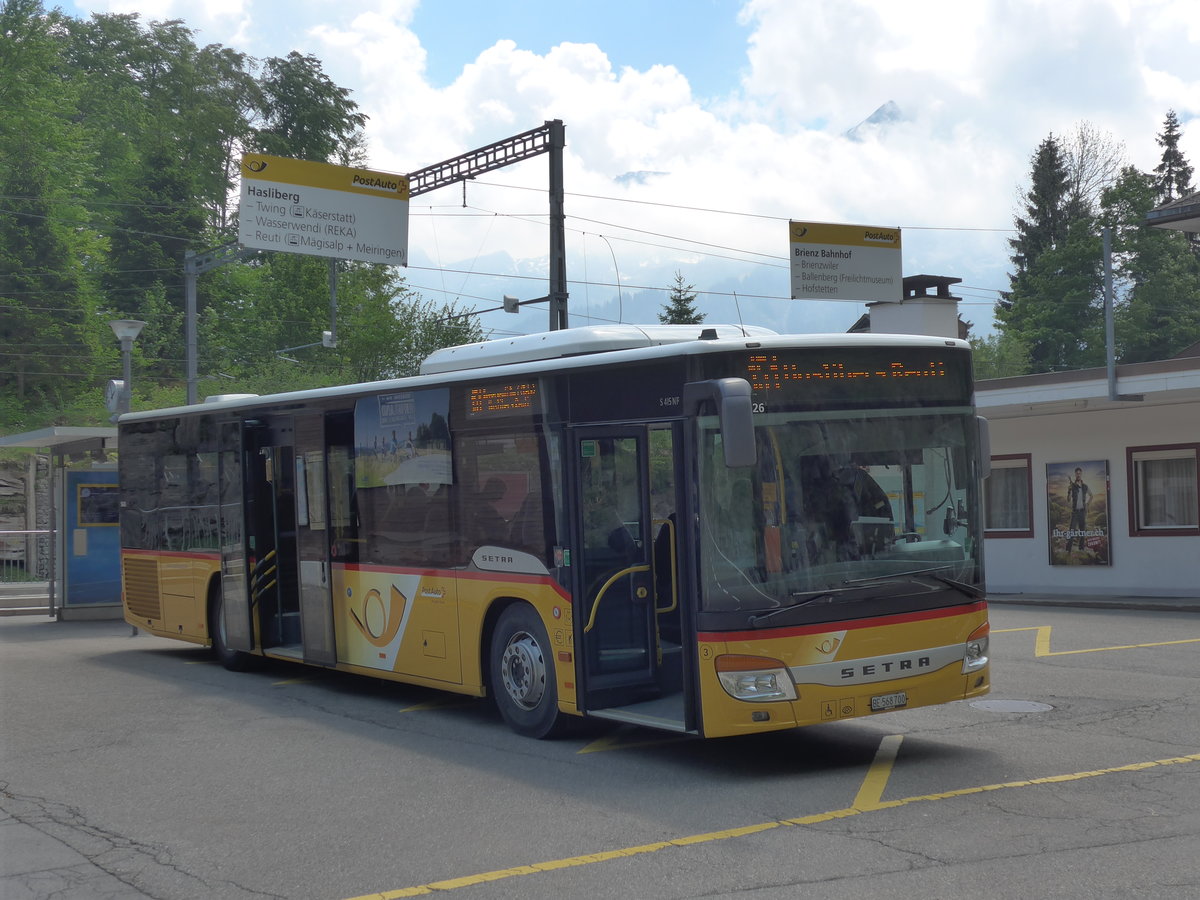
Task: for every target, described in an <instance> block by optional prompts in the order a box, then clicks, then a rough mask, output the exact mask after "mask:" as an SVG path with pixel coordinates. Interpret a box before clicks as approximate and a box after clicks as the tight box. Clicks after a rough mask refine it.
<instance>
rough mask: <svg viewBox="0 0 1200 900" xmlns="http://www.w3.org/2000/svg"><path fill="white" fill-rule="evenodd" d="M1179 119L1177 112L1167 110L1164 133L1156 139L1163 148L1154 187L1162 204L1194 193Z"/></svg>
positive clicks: (1155, 173) (1156, 170) (1191, 170)
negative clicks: (1182, 149)
mask: <svg viewBox="0 0 1200 900" xmlns="http://www.w3.org/2000/svg"><path fill="white" fill-rule="evenodd" d="M1179 138H1180V133H1179V119H1178V118H1176V116H1175V110H1173V109H1170V110H1167V118H1166V120H1165V121H1164V122H1163V130H1162V132H1161V133H1160V134H1159V135H1158V136H1157V137H1156V138H1155V140H1156V141H1157V143H1158V146H1160V147H1162V148H1163V153H1162V161H1161V162H1160V163H1159V164H1158V165H1157V166H1155V167H1154V175H1155V179H1154V186H1155V188H1156V189H1157V190H1158V198H1159V202H1160V203H1170V202H1171V201H1172V200H1177V199H1178V198H1180V197H1186V196H1187V195H1188V194H1190V193H1192V191H1193V188H1192V172H1193V171H1194V170H1193V169H1192V167H1191V166H1189V165H1188V163H1187V160H1186V159H1185V158H1184V156H1183V151H1181V150H1180V149H1179Z"/></svg>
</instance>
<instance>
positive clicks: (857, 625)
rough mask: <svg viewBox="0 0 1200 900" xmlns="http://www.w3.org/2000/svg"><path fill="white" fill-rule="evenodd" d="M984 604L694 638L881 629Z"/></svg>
mask: <svg viewBox="0 0 1200 900" xmlns="http://www.w3.org/2000/svg"><path fill="white" fill-rule="evenodd" d="M985 609H987V603H985V602H983V601H979V602H977V603H968V604H965V605H963V606H951V607H947V608H945V609H922V610H918V611H917V612H910V613H897V614H896V615H892V616H876V617H874V618H870V619H846V620H843V621H840V622H818V623H816V624H812V625H792V626H783V627H781V628H756V629H755V630H753V631H701V632H699V633H698V634H697V635H696V638H697V639H698V640H701V641H708V642H717V641H757V640H762V639H763V638H786V637H798V636H800V635H804V634H824V633H825V632H828V631H858V630H861V629H863V628H881V627H883V626H886V625H899V624H902V623H904V622H927V621H929V620H931V619H948V618H951V617H953V616H965V615H968V614H970V613H976V612H982V611H983V610H985Z"/></svg>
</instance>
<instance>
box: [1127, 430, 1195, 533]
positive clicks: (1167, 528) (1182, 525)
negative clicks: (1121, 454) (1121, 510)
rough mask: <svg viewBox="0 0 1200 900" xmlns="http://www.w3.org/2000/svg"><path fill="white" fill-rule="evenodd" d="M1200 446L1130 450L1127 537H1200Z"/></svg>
mask: <svg viewBox="0 0 1200 900" xmlns="http://www.w3.org/2000/svg"><path fill="white" fill-rule="evenodd" d="M1198 456H1200V444H1173V445H1168V446H1159V447H1130V448H1129V449H1128V450H1127V451H1126V460H1127V469H1128V473H1129V533H1130V535H1131V536H1133V537H1165V536H1171V535H1200V466H1198V464H1197V462H1198V460H1197V457H1198Z"/></svg>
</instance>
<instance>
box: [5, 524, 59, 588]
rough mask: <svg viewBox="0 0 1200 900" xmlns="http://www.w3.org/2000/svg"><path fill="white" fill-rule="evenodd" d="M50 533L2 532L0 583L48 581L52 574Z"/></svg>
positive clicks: (45, 531)
mask: <svg viewBox="0 0 1200 900" xmlns="http://www.w3.org/2000/svg"><path fill="white" fill-rule="evenodd" d="M50 535H51V532H50V531H48V530H46V529H44V528H43V529H38V530H36V531H0V584H22V583H25V582H40V581H46V580H47V579H48V578H49V577H50Z"/></svg>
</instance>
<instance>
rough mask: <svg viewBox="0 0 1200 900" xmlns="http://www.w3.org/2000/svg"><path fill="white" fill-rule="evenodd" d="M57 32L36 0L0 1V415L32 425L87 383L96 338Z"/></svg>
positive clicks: (81, 172)
mask: <svg viewBox="0 0 1200 900" xmlns="http://www.w3.org/2000/svg"><path fill="white" fill-rule="evenodd" d="M63 30H64V17H63V15H62V14H61V13H60V12H58V11H57V10H55V11H53V12H46V11H45V9H44V8H43V7H42V4H41V2H40V0H7V2H5V3H4V4H3V6H0V109H3V110H4V113H3V115H2V116H0V198H2V199H0V397H2V398H3V400H2V401H0V416H2V417H3V419H4V420H5V422H6V424H9V425H16V424H32V420H30V419H29V418H28V416H29V415H30V413H32V412H34V411H37V412H38V413H39V414H42V415H45V416H46V418H48V419H52V418H53V417H54V411H55V410H58V409H62V408H63V407H65V406H66V405H67V404H68V403H69V401H70V398H71V396H72V395H73V394H74V393H75V392H76V391H77V390H78V386H79V385H81V384H82V385H88V384H89V383H91V384H95V381H96V379H97V376H98V374H99V372H100V371H102V370H103V362H104V357H105V355H106V354H105V348H106V347H108V344H107V343H106V342H105V340H104V332H105V331H107V326H106V325H105V324H104V320H103V319H102V318H101V317H99V316H98V314H97V312H98V307H99V293H98V289H97V279H96V264H97V262H98V260H99V259H101V258H102V256H103V253H104V249H105V248H104V241H103V239H102V238H101V236H100V234H99V232H98V231H97V230H96V229H95V228H94V227H93V223H92V222H91V221H90V213H89V211H88V208H87V204H88V201H89V199H90V197H89V192H88V186H87V185H88V180H89V179H88V174H89V172H90V169H91V167H92V166H93V164H94V157H93V154H92V151H91V149H90V147H89V144H88V141H87V138H86V135H85V134H84V133H82V132H81V131H80V130H79V129H78V128H76V127H75V122H74V121H73V119H74V114H75V110H76V108H77V105H78V93H77V86H76V85H75V83H74V82H73V81H72V79H71V78H70V71H69V66H68V65H67V64H66V61H65V58H64V52H63V49H64V47H63V39H62V34H63ZM110 336H111V333H110ZM107 355H108V357H109V358H115V356H116V352H115V350H111V349H109V352H108V354H107ZM95 389H96V390H98V386H97V387H96V388H95ZM43 421H44V420H43Z"/></svg>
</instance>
